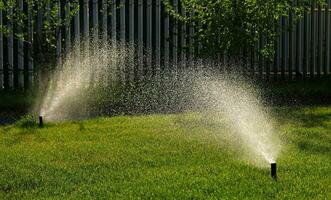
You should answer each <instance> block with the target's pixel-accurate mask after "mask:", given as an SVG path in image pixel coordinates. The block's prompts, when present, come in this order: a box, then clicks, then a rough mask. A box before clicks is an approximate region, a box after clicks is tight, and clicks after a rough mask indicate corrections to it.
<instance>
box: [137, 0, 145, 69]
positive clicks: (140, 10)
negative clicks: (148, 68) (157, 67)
mask: <svg viewBox="0 0 331 200" xmlns="http://www.w3.org/2000/svg"><path fill="white" fill-rule="evenodd" d="M143 6H144V2H143V0H138V63H139V70H142V67H143V64H144V7H143Z"/></svg>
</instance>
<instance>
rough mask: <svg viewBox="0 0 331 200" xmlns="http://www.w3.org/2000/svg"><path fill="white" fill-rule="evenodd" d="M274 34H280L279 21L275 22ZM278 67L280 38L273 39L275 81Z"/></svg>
mask: <svg viewBox="0 0 331 200" xmlns="http://www.w3.org/2000/svg"><path fill="white" fill-rule="evenodd" d="M275 29H276V32H277V33H279V32H280V21H276V22H275ZM279 65H280V37H277V38H276V39H275V56H274V69H273V71H274V80H277V78H278V77H277V75H278V70H279Z"/></svg>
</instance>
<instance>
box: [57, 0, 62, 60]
mask: <svg viewBox="0 0 331 200" xmlns="http://www.w3.org/2000/svg"><path fill="white" fill-rule="evenodd" d="M56 5H57V6H58V13H57V20H60V19H61V1H60V0H58V1H57V4H56ZM61 53H62V33H61V27H59V26H58V27H57V28H56V62H57V64H58V65H61V63H62V61H61Z"/></svg>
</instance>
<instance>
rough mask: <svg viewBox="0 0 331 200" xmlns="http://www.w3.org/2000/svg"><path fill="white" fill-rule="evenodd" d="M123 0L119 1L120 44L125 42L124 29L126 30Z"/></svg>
mask: <svg viewBox="0 0 331 200" xmlns="http://www.w3.org/2000/svg"><path fill="white" fill-rule="evenodd" d="M125 8H126V4H125V0H121V4H120V38H121V41H122V42H125V33H126V32H125V29H126V24H125V18H126V16H125Z"/></svg>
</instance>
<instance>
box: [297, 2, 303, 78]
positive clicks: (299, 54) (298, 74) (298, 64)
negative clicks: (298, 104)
mask: <svg viewBox="0 0 331 200" xmlns="http://www.w3.org/2000/svg"><path fill="white" fill-rule="evenodd" d="M296 3H297V5H299V0H297V2H296ZM301 28H302V23H301V21H300V22H297V24H296V29H295V33H296V35H295V77H296V78H299V76H300V66H301V52H302V48H301V32H302V30H301Z"/></svg>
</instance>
